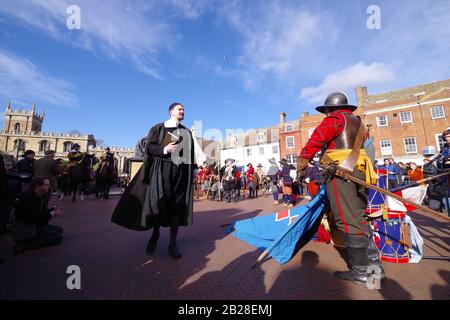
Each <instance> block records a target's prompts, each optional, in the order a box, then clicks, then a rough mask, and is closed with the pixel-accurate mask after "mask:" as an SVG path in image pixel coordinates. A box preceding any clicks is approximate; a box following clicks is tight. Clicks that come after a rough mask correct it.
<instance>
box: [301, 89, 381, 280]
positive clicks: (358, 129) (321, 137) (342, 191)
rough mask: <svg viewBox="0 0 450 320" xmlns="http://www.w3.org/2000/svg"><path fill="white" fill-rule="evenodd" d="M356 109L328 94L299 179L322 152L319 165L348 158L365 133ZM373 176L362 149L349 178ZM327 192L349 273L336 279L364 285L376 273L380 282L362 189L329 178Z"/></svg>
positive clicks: (303, 157) (305, 150)
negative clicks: (323, 115)
mask: <svg viewBox="0 0 450 320" xmlns="http://www.w3.org/2000/svg"><path fill="white" fill-rule="evenodd" d="M356 108H357V107H356V106H353V105H350V104H349V103H348V98H347V96H346V95H345V94H344V93H342V92H335V93H332V94H330V95H329V96H328V97H327V99H326V100H325V103H324V105H322V106H319V107H317V108H316V110H317V111H319V112H321V113H324V114H326V117H325V118H324V119H323V121H322V122H321V123H320V124H319V126H318V127H317V128H316V129H315V130H314V132H313V134H312V136H311V138H310V139H309V140H308V142H307V143H306V145H305V146H304V148H303V149H302V151H301V153H300V155H299V158H298V161H297V163H298V168H297V169H298V171H299V175H302V174H304V171H305V169H306V167H307V165H308V163H309V161H310V160H312V159H313V157H314V155H315V154H316V153H317V152H319V151H322V163H325V164H329V163H332V162H336V161H337V163H338V164H342V163H343V162H344V161H345V160H346V159H348V158H349V155H350V153H351V151H352V149H353V145H354V143H355V141H356V138H357V136H358V135H361V134H364V132H365V127H364V125H363V123H362V120H361V118H360V117H358V116H356V115H354V114H353V111H354V110H356ZM363 130H364V131H363ZM372 172H373V166H372V163H371V161H370V159H369V158H368V157H367V155H366V154H365V151H364V149H361V150H360V151H359V154H357V162H356V166H355V168H354V170H353V172H352V174H351V175H352V176H354V177H357V178H359V179H361V180H366V181H367V179H369V181H372V180H373V178H374V173H373V174H372ZM366 178H367V179H366ZM375 181H376V180H375ZM326 190H327V196H328V200H329V203H330V210H331V226H332V228H333V229H334V230H335V231H336V232H337V234H338V236H339V238H340V239H342V245H343V246H344V247H345V249H346V250H345V251H341V252H343V253H344V254H345V256H346V257H348V260H349V261H347V262H349V266H350V270H349V271H345V272H336V273H335V275H336V277H338V278H340V279H343V280H351V281H360V282H366V281H367V280H368V278H369V276H370V275H371V274H372V272H373V271H375V273H376V274H377V276H379V277H380V278H383V277H384V271H383V269H382V267H381V265H380V260H379V253H378V250H377V248H376V247H375V244H374V242H373V239H372V230H371V229H370V227H369V225H368V223H367V221H366V217H365V209H366V206H367V195H366V190H365V188H364V187H361V186H359V185H357V184H355V183H353V182H351V181H346V180H344V179H342V178H341V177H338V176H332V177H329V178H328V179H327V181H326Z"/></svg>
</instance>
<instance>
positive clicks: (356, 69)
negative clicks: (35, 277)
mask: <svg viewBox="0 0 450 320" xmlns="http://www.w3.org/2000/svg"><path fill="white" fill-rule="evenodd" d="M393 80H395V75H394V72H393V71H392V70H391V69H390V68H389V66H386V65H385V64H383V63H377V62H374V63H372V64H370V65H368V64H365V63H364V62H362V61H361V62H358V63H356V64H354V65H352V66H350V67H348V68H346V69H344V70H341V71H338V72H336V73H331V74H329V75H327V76H326V77H325V79H324V80H323V82H322V83H321V84H320V85H319V86H317V87H308V88H304V89H302V91H301V94H300V98H303V99H306V100H308V102H310V103H321V102H323V101H324V100H325V97H326V96H328V95H329V94H330V93H332V92H334V91H344V92H347V91H348V90H353V89H354V88H355V87H357V86H368V85H373V84H380V83H388V82H391V81H393Z"/></svg>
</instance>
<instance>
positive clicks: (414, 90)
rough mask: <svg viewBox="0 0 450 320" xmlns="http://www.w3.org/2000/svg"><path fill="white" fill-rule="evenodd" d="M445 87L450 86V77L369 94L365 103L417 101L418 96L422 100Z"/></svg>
mask: <svg viewBox="0 0 450 320" xmlns="http://www.w3.org/2000/svg"><path fill="white" fill-rule="evenodd" d="M444 88H450V79H447V80H441V81H436V82H431V83H427V84H422V85H418V86H415V87H410V88H405V89H400V90H393V91H389V92H384V93H379V94H373V95H367V96H366V97H365V98H364V103H365V104H375V103H383V102H389V101H397V100H402V101H403V100H404V101H417V96H419V97H420V99H421V100H425V99H427V98H428V96H430V95H433V94H435V93H437V92H438V91H440V90H442V89H444Z"/></svg>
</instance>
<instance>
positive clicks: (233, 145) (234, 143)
mask: <svg viewBox="0 0 450 320" xmlns="http://www.w3.org/2000/svg"><path fill="white" fill-rule="evenodd" d="M236 144H237V138H236V137H232V138H231V146H232V147H235V146H236Z"/></svg>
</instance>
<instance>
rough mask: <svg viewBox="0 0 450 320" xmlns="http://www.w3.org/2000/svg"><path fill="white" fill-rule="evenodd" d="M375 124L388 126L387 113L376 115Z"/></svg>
mask: <svg viewBox="0 0 450 320" xmlns="http://www.w3.org/2000/svg"><path fill="white" fill-rule="evenodd" d="M377 126H379V127H387V126H388V118H387V115H385V114H384V115H382V116H378V117H377Z"/></svg>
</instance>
